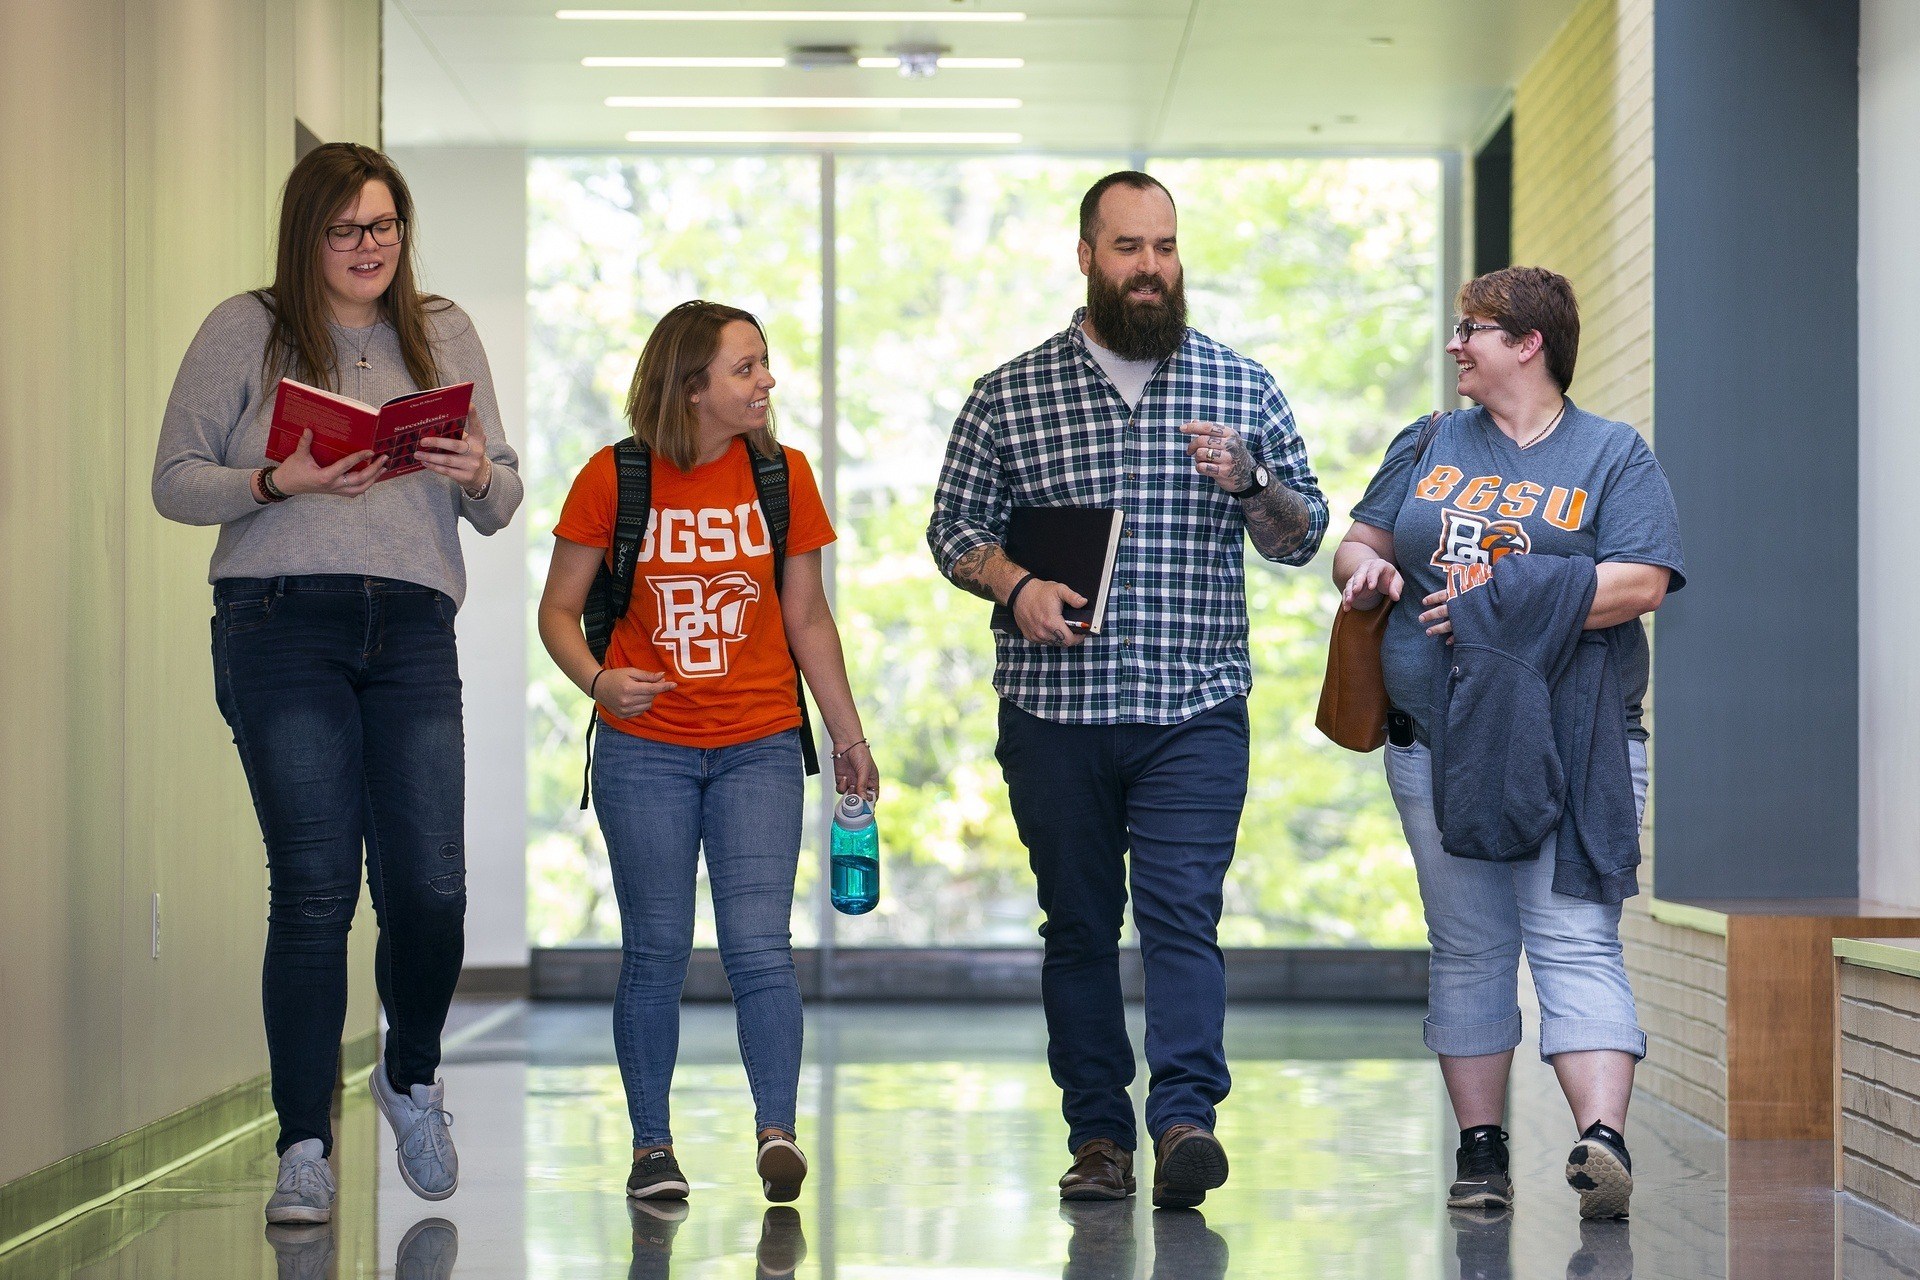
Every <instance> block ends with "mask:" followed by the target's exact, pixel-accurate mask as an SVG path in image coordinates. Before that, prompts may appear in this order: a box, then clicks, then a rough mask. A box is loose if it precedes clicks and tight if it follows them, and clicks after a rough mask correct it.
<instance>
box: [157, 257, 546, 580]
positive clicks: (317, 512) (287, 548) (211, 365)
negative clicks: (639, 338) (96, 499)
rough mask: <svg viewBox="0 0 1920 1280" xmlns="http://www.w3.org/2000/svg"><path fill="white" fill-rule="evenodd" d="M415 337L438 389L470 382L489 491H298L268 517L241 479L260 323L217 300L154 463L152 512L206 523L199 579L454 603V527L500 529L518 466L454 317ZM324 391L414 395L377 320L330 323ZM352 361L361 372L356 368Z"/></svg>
mask: <svg viewBox="0 0 1920 1280" xmlns="http://www.w3.org/2000/svg"><path fill="white" fill-rule="evenodd" d="M428 325H429V327H428V333H429V335H430V337H431V340H432V342H433V351H434V357H435V359H437V360H438V361H439V365H440V380H441V382H442V384H443V385H444V384H448V383H455V382H467V381H471V382H472V383H473V413H472V417H471V419H470V421H471V422H472V423H473V424H474V425H476V426H477V427H478V428H479V429H480V430H481V431H482V432H484V433H485V434H486V439H487V456H488V457H489V458H491V459H492V460H493V480H492V483H491V485H490V487H489V488H488V490H487V495H486V497H484V498H482V499H480V500H479V501H477V502H476V501H474V500H473V499H472V498H469V497H467V495H466V494H465V493H463V492H462V491H461V489H460V486H459V485H458V484H456V483H454V482H453V481H452V480H449V479H448V478H447V477H445V476H440V475H435V474H433V473H432V472H430V471H421V472H415V473H414V474H413V475H408V476H401V477H399V478H398V479H396V480H383V481H381V482H380V483H378V484H376V485H374V486H373V488H371V489H369V490H367V492H365V493H363V494H361V495H360V496H359V497H357V498H341V497H335V496H333V495H331V494H319V493H307V494H300V495H297V496H296V497H293V498H290V499H288V500H287V501H286V502H279V503H274V504H271V505H268V506H262V505H261V504H259V503H257V502H255V501H254V500H253V493H252V491H251V489H250V478H251V476H252V473H253V471H254V469H255V468H256V467H261V466H264V465H265V464H266V461H267V456H266V448H267V428H268V425H269V424H270V423H271V422H272V419H273V391H274V388H273V386H272V385H266V384H264V383H263V380H262V378H261V369H260V360H261V356H262V354H263V353H264V352H265V350H266V344H267V332H268V328H269V326H270V317H269V316H268V314H267V310H266V308H265V307H264V306H263V305H262V304H261V303H260V302H259V300H258V299H256V298H254V297H253V296H252V295H250V294H241V295H240V296H238V297H234V298H228V299H227V300H226V301H225V302H223V303H221V304H220V305H219V306H217V307H215V308H214V309H213V313H212V314H211V315H209V316H208V317H207V319H206V322H205V323H204V324H202V325H201V326H200V332H199V334H198V335H196V336H195V338H194V340H193V345H191V346H190V347H188V348H187V354H186V358H185V359H183V360H182V361H181V362H180V373H179V375H178V376H177V377H176V378H175V379H174V382H173V394H172V395H171V396H169V397H168V399H167V416H166V418H165V419H164V420H163V421H162V422H161V425H160V445H159V448H158V450H157V451H156V453H155V455H154V460H153V504H154V506H156V507H158V508H159V510H160V514H161V515H163V516H165V517H167V519H169V520H178V521H181V522H182V523H184V524H217V525H219V526H220V540H219V542H218V543H217V544H216V545H215V546H214V549H213V563H212V565H211V566H210V567H209V568H208V571H207V580H208V581H209V582H217V581H219V580H220V579H222V578H272V577H278V576H280V575H282V574H308V573H355V574H366V575H369V576H371V577H380V578H398V579H400V580H402V581H405V582H416V583H419V584H421V585H422V586H428V587H432V588H434V589H435V590H437V591H444V592H446V593H447V594H448V595H449V596H451V597H453V600H454V603H455V604H456V605H457V604H459V603H460V601H461V600H462V599H464V598H465V596H466V591H467V571H466V565H465V563H464V562H463V561H462V559H461V556H460V532H459V519H460V517H461V516H465V517H466V518H467V520H468V521H469V522H471V523H472V525H473V527H474V528H475V529H478V530H479V531H480V532H481V533H493V532H494V531H495V530H497V529H501V528H504V527H505V526H506V523H507V521H509V520H511V519H512V518H513V513H514V509H515V508H516V507H518V506H519V505H520V497H521V493H522V489H521V485H520V475H519V472H518V470H517V468H518V466H519V461H518V459H517V458H516V457H515V456H514V452H513V450H512V449H510V448H508V447H507V441H506V433H505V432H504V431H503V430H502V429H501V425H500V406H499V403H498V402H497V401H496V400H495V399H494V394H493V375H492V374H491V373H490V372H489V371H488V369H487V354H486V352H485V351H483V350H482V349H481V347H480V337H479V335H478V334H477V333H475V332H474V328H473V321H471V320H470V319H468V318H467V314H466V312H464V311H462V310H460V309H459V308H458V307H452V308H449V309H448V310H446V311H442V312H439V313H437V314H434V315H431V316H430V317H429V321H428ZM333 340H334V349H335V351H336V352H337V353H338V357H337V359H338V369H339V373H338V377H339V379H340V383H341V385H340V386H339V387H338V388H336V389H337V390H338V391H339V392H340V393H341V394H342V395H348V396H352V397H353V398H354V399H356V400H360V401H363V402H364V403H367V404H372V405H378V404H380V403H381V402H383V401H386V400H390V399H392V398H393V397H394V396H397V395H404V394H405V393H407V392H409V391H417V390H420V388H418V387H416V386H415V385H414V382H413V379H412V378H411V377H410V376H408V374H407V367H406V365H405V363H403V362H402V360H401V359H400V339H399V337H398V335H396V334H395V333H394V331H393V327H392V326H391V325H388V324H387V323H385V322H384V321H383V322H381V323H380V324H378V325H375V326H374V327H373V328H372V329H349V328H346V327H344V326H341V325H335V326H333ZM363 348H364V351H365V358H366V361H367V363H368V364H369V365H371V366H372V368H371V369H359V368H356V367H355V362H356V361H358V360H359V359H360V358H361V353H362V350H363Z"/></svg>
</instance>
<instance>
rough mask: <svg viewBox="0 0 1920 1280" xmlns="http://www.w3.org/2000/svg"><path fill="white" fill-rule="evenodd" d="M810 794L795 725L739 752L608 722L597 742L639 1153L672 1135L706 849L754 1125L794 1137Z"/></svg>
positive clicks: (596, 772) (620, 1050) (626, 1071)
mask: <svg viewBox="0 0 1920 1280" xmlns="http://www.w3.org/2000/svg"><path fill="white" fill-rule="evenodd" d="M804 801H805V776H804V774H803V772H802V770H801V765H800V731H799V730H798V729H788V730H786V731H785V732H783V733H775V734H769V735H768V736H767V737H764V738H756V739H754V740H753V741H751V742H742V743H739V744H737V745H735V746H730V747H683V746H678V745H676V744H674V743H669V742H655V741H653V740H652V739H650V738H641V737H637V736H635V735H634V734H630V733H622V732H620V731H619V730H617V729H610V728H608V727H607V726H605V725H603V726H601V732H600V733H599V734H598V735H597V736H596V738H595V741H594V746H593V805H594V812H595V814H596V816H597V817H598V818H599V819H600V830H601V832H602V834H604V835H605V836H606V838H607V858H608V861H609V862H611V863H612V866H613V891H614V896H615V897H616V898H618V899H619V902H620V985H619V987H618V988H617V989H616V991H615V994H614V998H613V1050H614V1056H615V1057H616V1058H617V1059H618V1060H619V1063H620V1081H621V1083H622V1084H623V1085H624V1086H625V1087H626V1092H627V1110H628V1112H629V1114H630V1116H631V1118H632V1120H633V1145H634V1146H635V1147H656V1146H665V1145H667V1144H669V1143H671V1142H672V1141H673V1130H672V1126H671V1124H670V1122H669V1110H668V1105H667V1091H668V1089H669V1087H670V1086H671V1085H672V1084H673V1065H674V1060H675V1059H676V1058H677V1057H678V1056H679V1053H680V988H681V986H682V984H683V983H684V982H685V981H686V977H687V961H688V959H689V958H690V957H691V956H692V954H693V897H694V881H695V878H696V873H697V871H698V859H699V856H700V852H701V850H702V849H704V850H705V851H706V858H707V879H708V882H709V883H710V884H711V886H712V889H713V922H714V927H715V930H716V931H717V932H718V934H719V941H720V963H721V965H722V966H723V967H724V968H725V969H726V973H727V985H728V987H729V988H731V989H732V991H733V1012H734V1021H735V1025H736V1028H737V1030H738V1033H739V1037H740V1061H741V1062H742V1064H744V1065H745V1067H746V1069H747V1084H748V1086H749V1087H750V1088H751V1089H752V1090H753V1106H754V1128H755V1129H756V1130H759V1129H766V1128H775V1129H781V1130H784V1131H785V1132H787V1133H789V1134H791V1133H793V1132H794V1112H795V1109H796V1106H797V1102H798V1097H799V1092H800V1042H801V1035H802V1029H801V1013H800V982H799V979H798V978H797V977H796V976H795V974H794V971H793V938H792V934H791V933H790V931H789V920H790V918H791V916H792V914H793V877H794V872H795V870H796V869H797V867H798V865H799V859H800V814H801V808H802V805H803V803H804Z"/></svg>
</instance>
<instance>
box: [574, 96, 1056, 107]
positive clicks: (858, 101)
mask: <svg viewBox="0 0 1920 1280" xmlns="http://www.w3.org/2000/svg"><path fill="white" fill-rule="evenodd" d="M607 105H608V106H610V107H651V108H656V109H659V108H674V107H684V108H687V109H689V110H710V109H732V108H736V107H764V108H766V109H768V110H773V111H812V110H824V111H860V110H874V111H914V110H923V111H925V110H931V111H1012V110H1015V109H1016V108H1018V107H1019V106H1020V99H1018V98H794V97H788V98H773V97H767V98H754V97H737V98H733V97H698V98H685V97H666V96H658V95H650V96H643V97H613V98H608V99H607Z"/></svg>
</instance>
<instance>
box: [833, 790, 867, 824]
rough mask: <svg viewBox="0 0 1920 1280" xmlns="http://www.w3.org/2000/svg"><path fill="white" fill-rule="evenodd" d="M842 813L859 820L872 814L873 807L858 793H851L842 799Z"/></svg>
mask: <svg viewBox="0 0 1920 1280" xmlns="http://www.w3.org/2000/svg"><path fill="white" fill-rule="evenodd" d="M840 812H841V813H842V814H843V815H845V816H846V817H849V818H859V817H864V816H866V815H868V814H871V813H872V812H873V806H872V805H870V804H868V803H867V798H866V797H865V796H863V795H861V794H860V793H859V792H858V791H849V792H847V794H845V795H843V796H841V797H840Z"/></svg>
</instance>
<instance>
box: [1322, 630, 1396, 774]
mask: <svg viewBox="0 0 1920 1280" xmlns="http://www.w3.org/2000/svg"><path fill="white" fill-rule="evenodd" d="M1392 612H1393V601H1391V600H1382V601H1381V602H1380V603H1379V604H1377V605H1375V606H1374V607H1373V608H1371V609H1368V610H1367V611H1366V612H1364V613H1362V612H1361V611H1360V610H1358V609H1342V610H1341V611H1340V612H1338V613H1336V614H1334V616H1333V638H1332V640H1331V641H1330V642H1329V643H1328V645H1327V678H1326V679H1325V680H1324V681H1323V682H1322V683H1321V685H1320V713H1319V714H1318V715H1317V716H1315V717H1314V720H1313V722H1314V724H1315V725H1317V726H1318V727H1319V729H1320V732H1322V733H1324V734H1326V735H1327V737H1329V738H1331V739H1333V741H1334V742H1336V743H1338V744H1339V745H1340V746H1343V747H1345V748H1346V749H1347V750H1349V751H1376V750H1378V749H1379V748H1380V746H1381V745H1382V744H1384V743H1385V742H1386V740H1387V680H1386V677H1385V676H1384V675H1383V674H1382V673H1381V670H1380V638H1381V636H1383V635H1385V634H1386V630H1387V616H1388V615H1389V614H1391V613H1392Z"/></svg>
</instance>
